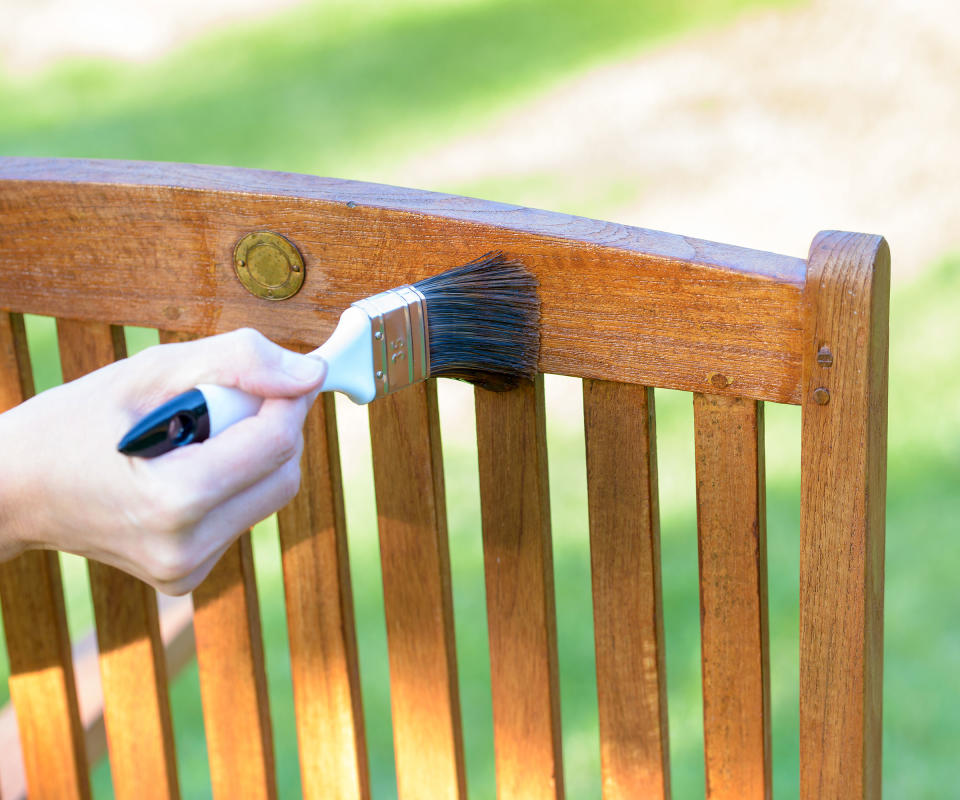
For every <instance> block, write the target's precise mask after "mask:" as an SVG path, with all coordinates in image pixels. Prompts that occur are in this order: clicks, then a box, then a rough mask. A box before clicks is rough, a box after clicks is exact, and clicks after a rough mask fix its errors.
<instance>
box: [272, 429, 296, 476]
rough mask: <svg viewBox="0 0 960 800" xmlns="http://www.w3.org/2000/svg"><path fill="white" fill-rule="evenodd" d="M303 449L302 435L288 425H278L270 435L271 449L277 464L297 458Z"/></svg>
mask: <svg viewBox="0 0 960 800" xmlns="http://www.w3.org/2000/svg"><path fill="white" fill-rule="evenodd" d="M302 449H303V435H302V434H301V433H300V431H299V430H295V429H293V428H291V427H290V426H289V425H284V426H281V427H278V428H277V429H276V430H275V431H274V432H273V434H272V437H271V450H272V452H273V456H274V459H275V463H276V464H277V466H278V467H279V466H281V465H283V464H286V463H287V462H288V461H291V460H299V455H300V451H301V450H302Z"/></svg>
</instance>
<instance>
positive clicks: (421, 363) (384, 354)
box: [353, 286, 430, 397]
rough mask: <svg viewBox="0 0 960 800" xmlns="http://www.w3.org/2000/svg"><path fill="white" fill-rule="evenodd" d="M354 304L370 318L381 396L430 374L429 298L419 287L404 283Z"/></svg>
mask: <svg viewBox="0 0 960 800" xmlns="http://www.w3.org/2000/svg"><path fill="white" fill-rule="evenodd" d="M353 305H354V306H356V307H357V308H359V309H360V310H361V311H363V312H364V313H365V314H366V315H367V316H368V317H370V329H371V336H372V337H373V338H372V344H373V375H374V379H375V383H376V386H377V397H383V396H385V395H388V394H390V393H391V392H395V391H397V390H398V389H402V388H404V387H405V386H409V385H410V384H411V383H418V382H419V381H423V380H426V379H427V378H429V377H430V348H429V346H428V344H427V343H428V342H429V338H428V333H427V300H426V298H425V297H424V296H423V294H422V293H421V292H420V291H419V290H418V289H416V288H414V287H413V286H400V287H399V288H397V289H388V290H387V291H385V292H381V293H380V294H375V295H373V296H372V297H365V298H364V299H363V300H357V302H355V303H353Z"/></svg>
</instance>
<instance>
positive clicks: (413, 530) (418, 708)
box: [370, 381, 466, 800]
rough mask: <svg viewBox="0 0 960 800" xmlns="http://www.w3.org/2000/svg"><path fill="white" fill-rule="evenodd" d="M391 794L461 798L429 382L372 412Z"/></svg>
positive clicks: (439, 475) (443, 523)
mask: <svg viewBox="0 0 960 800" xmlns="http://www.w3.org/2000/svg"><path fill="white" fill-rule="evenodd" d="M370 433H371V444H372V450H373V472H374V480H375V483H376V495H377V516H378V520H379V528H380V558H381V563H382V569H383V595H384V612H385V614H386V621H387V643H388V646H389V651H390V702H391V708H392V712H393V731H394V749H395V751H396V761H397V783H398V791H399V796H400V798H402V799H403V800H409V799H410V798H424V799H425V800H426V799H427V798H431V799H432V798H463V797H466V780H465V777H464V761H463V732H462V729H461V722H460V695H459V688H458V685H457V659H456V651H455V649H454V632H453V600H452V596H451V589H450V554H449V548H448V541H447V516H446V504H445V500H444V487H443V460H442V454H441V451H440V422H439V413H438V409H437V388H436V381H428V382H426V383H424V384H420V385H417V386H412V387H410V388H408V389H404V390H403V391H402V392H399V393H397V394H394V395H390V396H389V397H386V398H383V399H382V400H378V401H376V402H374V403H372V404H371V406H370Z"/></svg>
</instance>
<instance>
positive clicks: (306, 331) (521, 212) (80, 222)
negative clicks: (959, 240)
mask: <svg viewBox="0 0 960 800" xmlns="http://www.w3.org/2000/svg"><path fill="white" fill-rule="evenodd" d="M263 229H269V230H273V231H275V232H277V233H280V234H283V235H284V236H286V237H287V238H288V239H289V240H290V241H292V242H293V243H294V244H295V245H296V246H297V247H298V249H299V250H300V252H301V254H302V255H303V258H304V262H305V265H306V275H305V281H304V284H303V288H302V289H301V290H300V292H299V293H298V294H297V295H295V296H294V297H292V298H290V299H289V300H286V301H284V302H283V313H282V314H280V313H276V311H277V309H276V307H275V306H276V304H275V303H269V302H264V301H262V300H260V299H258V298H256V297H254V296H252V295H251V294H249V293H248V292H247V291H246V289H244V288H243V286H242V285H241V284H240V282H239V280H238V279H237V277H236V274H235V272H234V268H233V249H234V246H235V245H236V243H237V241H238V240H239V239H240V238H241V237H242V236H244V235H245V234H247V233H249V232H251V231H254V230H263ZM131 231H136V236H131V235H130V232H131ZM37 241H43V242H44V246H43V247H41V248H38V247H36V245H35V243H36V242H37ZM492 249H503V250H505V251H507V252H508V253H509V254H511V255H512V256H515V257H516V258H519V259H520V260H521V261H522V262H523V263H524V264H525V265H526V266H527V267H528V268H529V269H530V270H531V271H532V272H534V273H535V274H536V276H537V278H538V279H539V282H540V294H541V297H542V301H543V320H542V322H543V325H542V349H541V358H540V370H541V371H542V372H550V373H556V374H564V375H575V376H578V377H587V378H598V379H607V380H618V381H624V382H629V383H639V384H643V385H647V386H663V387H667V388H674V389H685V390H690V391H701V392H708V393H712V394H729V395H738V396H746V397H754V398H757V399H765V400H776V401H780V402H790V403H798V402H799V399H800V330H801V319H800V306H801V302H800V301H801V291H802V286H803V280H804V274H805V264H804V261H803V260H802V259H797V258H788V257H785V256H779V255H774V254H772V253H763V252H759V251H754V250H748V249H746V248H739V247H733V246H729V245H720V244H714V243H711V242H705V241H701V240H697V239H692V238H688V237H683V236H675V235H672V234H666V233H660V232H657V231H650V230H645V229H642V228H632V227H629V226H625V225H616V224H613V223H607V222H599V221H596V220H589V219H583V218H579V217H572V216H568V215H564V214H553V213H548V212H545V211H538V210H535V209H528V208H521V207H518V206H509V205H504V204H500V203H490V202H485V201H481V200H473V199H469V198H463V197H453V196H449V195H442V194H435V193H430V192H421V191H415V190H410V189H399V188H396V187H390V186H379V185H375V184H366V183H359V182H354V181H342V180H334V179H329V178H315V177H310V176H302V175H292V174H288V173H275V172H264V171H256V170H243V169H232V168H223V167H199V166H192V165H184V164H151V163H138V162H121V161H81V160H69V159H61V160H57V159H52V160H51V159H24V158H4V159H0V298H2V300H0V303H2V304H3V305H2V307H3V308H5V309H9V310H13V311H32V312H35V313H42V314H50V315H57V316H69V317H76V318H83V319H95V320H105V321H110V322H113V323H123V324H135V325H145V326H148V327H157V328H176V329H178V330H184V331H188V332H191V333H195V334H202V335H208V334H211V333H216V332H221V331H225V330H230V329H233V328H237V327H241V326H244V325H252V326H254V327H256V328H258V329H259V330H261V331H262V332H263V333H265V334H266V335H268V336H270V337H271V338H273V339H274V340H277V341H280V342H282V343H284V344H287V345H293V344H301V345H313V346H316V345H318V344H319V343H320V342H322V341H323V340H324V339H325V338H326V337H327V336H328V335H329V333H330V332H331V331H332V330H333V327H334V325H335V323H336V320H337V318H338V317H339V314H340V312H341V311H342V310H343V309H344V308H345V307H346V306H347V305H349V304H350V303H351V302H353V301H354V300H357V299H358V298H361V297H364V296H367V295H369V294H372V293H374V292H377V291H380V290H382V289H386V288H389V287H391V286H397V285H399V284H402V283H407V282H412V281H416V280H419V279H421V278H424V277H426V276H427V275H430V274H434V273H436V272H439V271H441V270H442V269H446V268H448V267H452V266H456V265H458V264H462V263H465V262H467V261H470V260H472V259H473V258H475V257H476V256H478V255H481V254H482V253H484V252H486V251H488V250H492ZM690 309H696V313H695V314H691V313H689V310H690Z"/></svg>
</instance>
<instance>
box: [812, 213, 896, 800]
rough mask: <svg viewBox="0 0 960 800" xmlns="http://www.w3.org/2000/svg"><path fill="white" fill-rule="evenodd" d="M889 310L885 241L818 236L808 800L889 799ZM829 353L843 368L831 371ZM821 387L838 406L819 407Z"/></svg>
mask: <svg viewBox="0 0 960 800" xmlns="http://www.w3.org/2000/svg"><path fill="white" fill-rule="evenodd" d="M889 302H890V251H889V248H888V247H887V243H886V242H885V241H884V240H883V239H882V238H881V237H879V236H867V235H864V234H851V233H840V232H837V231H825V232H822V233H820V234H818V235H817V237H816V238H815V239H814V241H813V244H812V245H811V247H810V257H809V267H808V273H807V285H806V290H805V293H804V303H805V317H804V353H803V356H804V358H803V364H804V367H803V375H804V395H803V412H802V417H803V421H802V445H801V458H802V468H801V473H800V475H801V478H800V486H801V489H800V491H801V501H802V506H801V517H800V525H801V549H800V793H801V797H803V798H805V799H806V800H813V798H818V800H819V799H821V798H823V799H827V800H829V799H830V798H845V800H849V799H850V798H879V797H880V794H881V759H880V754H881V716H882V712H881V708H882V676H883V560H884V559H883V553H884V524H885V520H884V513H885V501H886V462H887V448H886V441H887V436H886V433H887V350H888V315H889ZM823 348H826V349H827V350H829V352H830V354H831V355H832V359H826V358H823V359H821V360H822V361H823V362H824V363H823V364H821V363H818V359H817V354H818V353H819V352H820V351H821V349H823ZM828 360H830V361H832V363H831V365H830V366H826V361H828ZM817 389H825V390H826V391H827V393H828V396H829V402H828V403H826V404H824V405H821V404H819V403H817V402H816V401H815V400H814V391H815V390H817ZM818 396H819V397H821V398H824V397H825V396H824V394H823V393H822V392H820V393H818Z"/></svg>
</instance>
